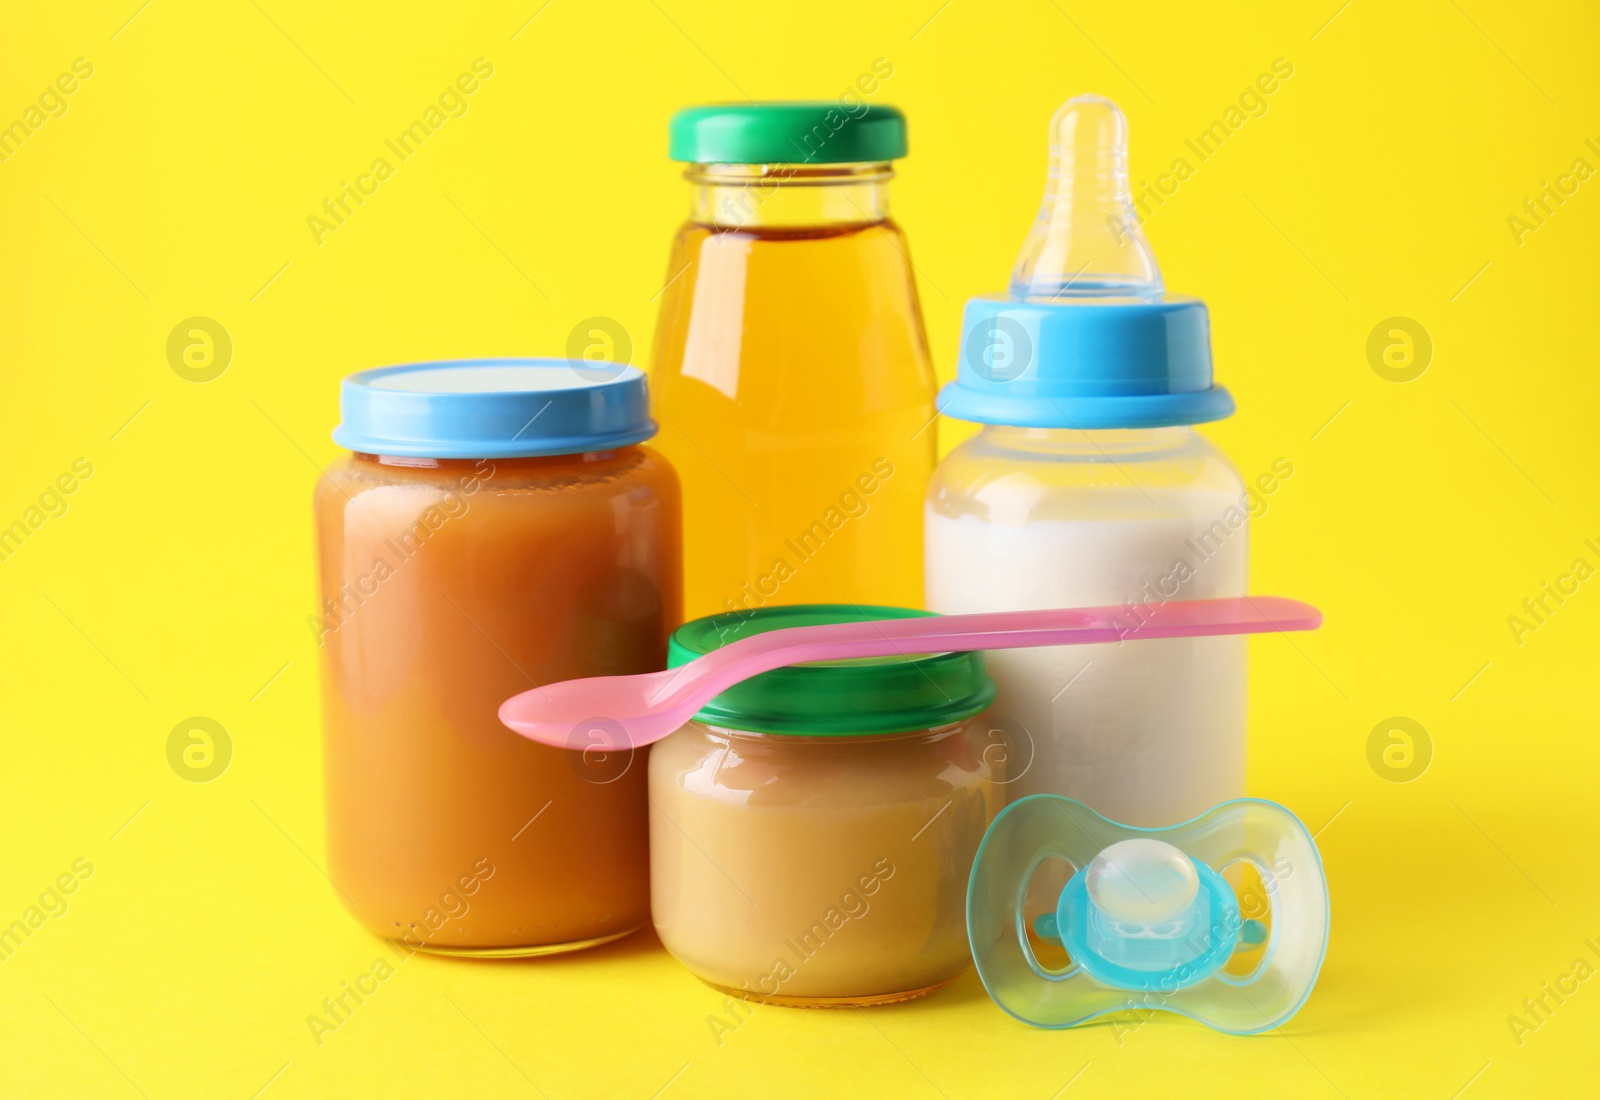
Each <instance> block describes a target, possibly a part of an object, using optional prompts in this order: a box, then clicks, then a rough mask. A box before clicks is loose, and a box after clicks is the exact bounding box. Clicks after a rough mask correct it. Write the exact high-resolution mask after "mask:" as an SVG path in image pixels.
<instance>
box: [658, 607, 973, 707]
mask: <svg viewBox="0 0 1600 1100" xmlns="http://www.w3.org/2000/svg"><path fill="white" fill-rule="evenodd" d="M929 614H931V612H927V611H910V610H907V609H906V608H903V607H872V606H868V607H861V606H857V605H855V604H799V605H796V606H793V607H763V608H758V609H756V610H754V611H730V612H726V613H724V614H721V615H711V616H708V617H706V618H704V619H696V620H694V621H693V622H689V623H685V624H684V625H682V626H680V627H679V628H678V629H677V630H675V631H673V633H672V637H671V639H670V640H669V641H668V642H667V667H668V668H677V667H678V666H679V665H681V664H684V663H685V662H687V661H691V660H693V659H694V658H696V657H699V656H701V655H703V654H706V653H710V652H711V651H712V650H713V649H718V648H720V647H721V646H724V645H728V644H729V643H731V642H736V641H738V640H739V639H741V638H747V637H749V636H750V635H752V634H760V633H763V632H765V631H768V630H782V629H784V628H785V627H791V626H819V625H824V624H831V623H859V622H865V621H867V620H871V619H910V618H920V617H923V616H926V615H929ZM992 702H994V681H993V680H991V679H989V674H988V673H987V672H985V671H984V665H983V654H982V653H935V654H930V655H925V656H919V655H910V656H904V657H862V658H857V659H854V660H848V661H816V662H813V663H811V664H804V665H790V666H788V667H786V668H775V669H773V670H772V671H771V672H763V673H761V675H759V676H752V677H751V678H750V679H748V680H745V681H744V682H743V683H740V684H735V685H734V686H733V687H731V688H729V689H728V690H727V691H724V692H723V693H722V694H720V695H718V696H717V697H716V698H715V699H713V700H711V702H710V703H708V704H707V705H706V706H705V707H704V708H703V709H702V710H701V711H700V713H699V714H697V715H695V718H696V719H697V720H698V721H701V722H706V723H708V724H710V725H713V726H722V727H725V728H727V729H736V730H749V731H752V732H755V733H787V734H801V735H808V736H813V737H836V736H849V735H851V734H876V733H899V732H902V731H906V730H920V729H932V728H933V727H935V726H945V725H949V724H950V723H952V722H959V721H961V720H962V719H963V718H970V717H972V716H973V715H974V714H977V713H978V712H979V711H981V710H983V709H984V708H985V707H987V706H988V705H989V704H990V703H992Z"/></svg>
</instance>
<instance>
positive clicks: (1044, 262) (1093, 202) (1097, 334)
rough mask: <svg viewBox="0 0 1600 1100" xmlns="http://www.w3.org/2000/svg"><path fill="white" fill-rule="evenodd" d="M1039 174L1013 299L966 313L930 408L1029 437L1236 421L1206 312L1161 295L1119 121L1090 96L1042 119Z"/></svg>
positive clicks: (985, 302)
mask: <svg viewBox="0 0 1600 1100" xmlns="http://www.w3.org/2000/svg"><path fill="white" fill-rule="evenodd" d="M1050 156H1051V164H1050V176H1049V180H1048V182H1047V185H1046V188H1045V195H1044V201H1043V202H1042V203H1041V204H1040V207H1039V216H1038V217H1037V218H1036V219H1035V221H1034V225H1033V229H1032V230H1031V231H1030V232H1029V234H1028V239H1027V240H1026V241H1025V242H1024V243H1023V246H1022V251H1021V253H1020V254H1019V255H1018V257H1017V266H1016V269H1015V270H1014V271H1013V273H1012V277H1011V288H1010V296H1009V297H1006V298H974V299H973V300H972V301H970V302H968V303H967V309H966V317H965V321H964V323H963V326H962V341H961V356H960V359H959V361H958V366H957V371H956V380H955V381H954V382H953V383H951V384H950V385H948V386H946V387H945V388H944V390H943V391H942V392H941V393H940V394H939V411H940V412H942V413H944V414H945V415H947V416H953V417H956V418H958V419H961V420H975V421H978V422H979V423H983V424H1012V425H1016V426H1018V427H1026V428H1083V429H1095V428H1151V427H1161V426H1164V425H1171V424H1200V423H1204V422H1206V421H1208V420H1220V419H1222V418H1223V417H1225V416H1227V415H1229V414H1230V413H1232V412H1233V398H1232V397H1230V396H1229V395H1228V391H1227V390H1225V389H1223V388H1222V387H1220V386H1217V385H1214V384H1213V383H1212V380H1211V329H1210V323H1209V321H1208V318H1207V315H1206V307H1205V304H1204V303H1202V302H1199V301H1196V300H1194V299H1192V298H1171V299H1169V298H1165V297H1164V296H1163V293H1164V283H1163V282H1162V279H1161V270H1160V268H1159V267H1158V266H1157V265H1156V258H1155V254H1154V253H1153V252H1152V251H1151V249H1150V244H1149V242H1148V241H1147V240H1146V239H1145V236H1144V232H1143V230H1141V229H1140V227H1139V219H1138V218H1137V216H1136V215H1135V214H1134V210H1133V197H1132V195H1131V193H1130V192H1129V189H1128V122H1127V119H1126V118H1124V117H1123V114H1122V112H1121V111H1120V110H1118V108H1117V105H1116V104H1115V103H1112V102H1111V101H1110V100H1109V99H1103V98H1101V97H1100V96H1079V97H1077V98H1076V99H1072V100H1069V101H1068V102H1067V103H1066V104H1065V105H1064V106H1063V107H1062V108H1061V109H1060V110H1059V111H1057V112H1056V116H1055V118H1054V119H1053V120H1052V121H1051V147H1050Z"/></svg>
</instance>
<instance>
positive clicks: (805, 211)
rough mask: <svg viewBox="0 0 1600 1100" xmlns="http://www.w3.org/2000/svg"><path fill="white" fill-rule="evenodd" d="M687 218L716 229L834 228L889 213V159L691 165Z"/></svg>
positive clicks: (875, 220)
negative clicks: (858, 162) (836, 162)
mask: <svg viewBox="0 0 1600 1100" xmlns="http://www.w3.org/2000/svg"><path fill="white" fill-rule="evenodd" d="M683 175H684V178H685V179H687V180H688V181H689V183H690V185H691V187H692V191H691V195H690V207H689V217H690V219H691V220H692V221H695V222H698V223H700V224H701V225H709V226H713V227H715V228H718V229H753V228H772V229H833V228H845V227H849V226H860V225H873V224H876V223H878V222H882V221H886V220H888V217H889V181H890V180H891V179H893V178H894V169H893V167H892V166H891V164H890V162H889V161H873V162H870V163H865V164H819V165H808V164H691V165H690V166H689V168H688V170H687V171H685V172H684V174H683Z"/></svg>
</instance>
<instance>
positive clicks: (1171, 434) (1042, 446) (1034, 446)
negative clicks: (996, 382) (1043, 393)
mask: <svg viewBox="0 0 1600 1100" xmlns="http://www.w3.org/2000/svg"><path fill="white" fill-rule="evenodd" d="M983 438H984V440H985V441H986V442H988V443H989V444H990V445H992V446H996V447H1003V448H1005V449H1006V450H1009V451H1017V452H1022V453H1025V454H1037V455H1040V456H1056V457H1063V458H1067V457H1074V456H1087V457H1110V458H1116V457H1118V456H1120V455H1143V454H1149V453H1151V452H1154V451H1172V450H1178V449H1179V448H1182V447H1184V446H1186V445H1188V444H1189V443H1190V442H1191V441H1193V440H1194V439H1196V438H1197V437H1196V434H1195V430H1194V429H1193V428H1190V427H1185V426H1179V427H1168V428H1106V429H1097V430H1092V431H1081V430H1079V429H1076V428H1018V427H1013V426H1011V425H1009V424H987V425H985V426H984V429H983Z"/></svg>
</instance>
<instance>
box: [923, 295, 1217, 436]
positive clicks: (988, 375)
mask: <svg viewBox="0 0 1600 1100" xmlns="http://www.w3.org/2000/svg"><path fill="white" fill-rule="evenodd" d="M939 411H940V412H942V413H944V414H945V415H946V416H953V417H956V418H957V419H959V420H975V421H977V422H978V423H980V424H1012V425H1016V426H1017V427H1023V428H1082V429H1095V428H1153V427H1161V426H1165V425H1171V424H1202V423H1205V422H1206V421H1209V420H1221V419H1222V418H1223V417H1225V416H1228V415H1229V414H1231V413H1232V412H1233V398H1232V397H1231V396H1229V394H1228V391H1227V390H1225V389H1223V388H1222V387H1221V386H1218V385H1215V384H1213V383H1212V380H1211V326H1210V323H1209V319H1208V317H1207V314H1206V307H1205V303H1204V302H1200V301H1197V300H1195V299H1192V298H1179V299H1154V300H1149V301H1121V302H1118V303H1115V304H1111V303H1108V304H1104V305H1102V304H1098V303H1092V302H1090V301H1086V300H1085V299H1082V298H1077V299H1072V300H1070V301H1066V300H1064V301H1061V302H1057V303H1049V302H1034V301H1028V300H1024V299H1016V298H974V299H972V300H971V301H969V302H968V303H967V309H966V315H965V318H964V319H963V322H962V340H961V357H960V359H959V361H958V365H957V368H956V380H955V381H954V382H952V383H950V384H949V385H948V386H946V387H945V388H944V389H943V390H942V391H941V392H940V394H939Z"/></svg>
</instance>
